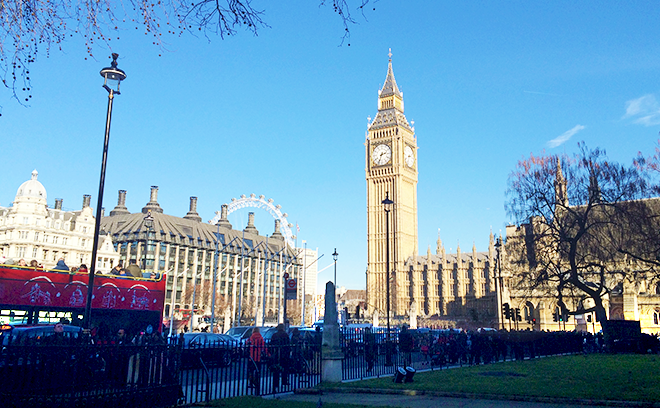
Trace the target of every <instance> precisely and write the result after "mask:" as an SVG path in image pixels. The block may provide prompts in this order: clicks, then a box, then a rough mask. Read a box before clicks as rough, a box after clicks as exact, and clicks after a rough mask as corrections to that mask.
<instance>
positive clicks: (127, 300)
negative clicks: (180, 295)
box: [0, 265, 166, 335]
mask: <svg viewBox="0 0 660 408" xmlns="http://www.w3.org/2000/svg"><path fill="white" fill-rule="evenodd" d="M88 278H89V275H88V274H87V272H84V273H70V272H66V271H56V270H43V269H33V268H28V267H19V266H9V265H0V323H9V324H42V323H46V324H47V323H51V324H52V323H55V322H59V321H61V320H62V319H68V320H69V321H70V322H71V324H74V325H78V326H81V325H82V320H83V315H84V311H85V304H86V301H87V283H88ZM165 282H166V281H165V276H164V275H160V276H159V277H158V278H157V279H145V278H131V277H119V276H114V275H101V274H99V275H95V277H94V293H93V298H92V317H91V325H90V327H97V328H98V329H99V331H100V332H101V333H103V334H105V335H112V334H114V333H116V330H117V329H119V328H124V329H126V330H128V331H129V332H130V333H133V334H136V333H138V332H140V331H143V330H144V329H145V328H146V327H147V326H148V325H151V326H152V327H153V328H154V330H159V331H160V330H161V323H162V320H163V307H164V303H165Z"/></svg>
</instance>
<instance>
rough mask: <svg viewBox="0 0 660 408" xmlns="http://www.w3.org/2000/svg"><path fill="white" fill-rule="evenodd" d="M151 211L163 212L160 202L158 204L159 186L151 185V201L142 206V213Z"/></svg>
mask: <svg viewBox="0 0 660 408" xmlns="http://www.w3.org/2000/svg"><path fill="white" fill-rule="evenodd" d="M149 211H151V212H158V213H162V212H163V209H162V208H160V204H158V186H151V195H150V197H149V202H148V203H147V205H145V206H144V207H142V213H143V214H147V213H149Z"/></svg>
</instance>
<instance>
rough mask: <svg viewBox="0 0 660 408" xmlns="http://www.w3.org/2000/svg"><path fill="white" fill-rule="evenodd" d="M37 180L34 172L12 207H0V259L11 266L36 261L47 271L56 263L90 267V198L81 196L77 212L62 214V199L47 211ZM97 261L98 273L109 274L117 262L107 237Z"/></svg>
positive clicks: (44, 193) (92, 238)
mask: <svg viewBox="0 0 660 408" xmlns="http://www.w3.org/2000/svg"><path fill="white" fill-rule="evenodd" d="M37 177H38V173H37V171H36V170H34V171H33V172H32V175H31V178H30V180H28V181H26V182H24V183H23V184H21V185H20V187H19V188H18V190H17V192H16V197H15V199H14V202H13V203H12V205H11V206H9V207H1V206H0V256H1V257H4V258H6V259H7V261H6V262H14V263H18V261H19V260H21V259H24V260H25V261H26V262H27V263H28V264H29V263H30V261H32V260H36V261H37V262H38V263H39V264H41V265H43V266H44V267H45V268H47V269H50V268H53V267H54V266H55V265H56V264H57V261H58V260H59V259H64V261H65V262H66V264H67V265H68V266H69V267H79V266H80V265H81V264H85V265H87V266H88V267H90V266H91V257H92V247H93V242H94V220H95V219H94V215H93V212H92V208H91V207H90V199H91V197H90V196H89V195H85V196H83V205H82V209H81V210H79V211H64V210H62V200H61V199H56V200H55V206H54V207H52V208H51V207H48V204H47V194H46V189H45V188H44V186H43V185H42V184H41V182H39V181H38V180H37ZM97 259H98V264H97V266H96V270H97V272H100V273H108V272H110V270H111V269H112V267H113V266H114V265H115V264H116V263H117V261H118V260H119V254H117V252H116V251H115V249H114V247H113V245H112V239H111V237H110V236H109V235H102V236H101V237H100V239H99V251H98V255H97Z"/></svg>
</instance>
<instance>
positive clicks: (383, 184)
mask: <svg viewBox="0 0 660 408" xmlns="http://www.w3.org/2000/svg"><path fill="white" fill-rule="evenodd" d="M365 171H366V179H367V220H368V221H367V241H368V252H369V253H368V267H367V294H368V297H369V298H368V299H367V303H368V304H369V305H370V307H371V308H372V309H373V308H375V309H377V310H378V311H379V312H381V313H383V314H384V313H385V311H386V300H387V296H386V292H387V290H386V288H387V280H386V279H387V270H386V264H387V259H386V253H387V247H386V244H387V242H388V240H387V235H386V216H385V214H386V212H385V211H384V207H383V204H382V201H383V200H384V199H385V197H388V198H389V199H390V200H392V201H393V202H394V204H393V206H392V210H391V212H390V216H389V232H390V236H389V243H390V274H391V275H390V310H391V313H392V314H393V315H400V314H405V313H406V312H407V311H408V310H409V309H410V306H411V305H410V299H411V298H412V299H415V298H417V297H416V296H414V293H415V291H419V290H421V288H418V287H416V286H410V284H409V280H408V279H401V278H400V277H402V276H403V275H406V274H404V272H405V266H404V262H405V260H406V259H407V258H408V257H410V256H414V255H416V253H417V139H416V137H415V129H414V128H413V127H412V126H411V124H410V123H408V120H407V119H406V117H405V115H404V113H403V93H402V92H401V91H399V87H398V86H397V84H396V80H395V79H394V73H393V71H392V59H391V54H390V60H389V63H388V69H387V77H386V78H385V83H384V84H383V87H382V88H381V90H380V91H379V93H378V113H377V114H376V117H375V118H374V120H373V121H370V123H369V125H368V130H367V134H366V141H365ZM411 294H412V295H413V296H411Z"/></svg>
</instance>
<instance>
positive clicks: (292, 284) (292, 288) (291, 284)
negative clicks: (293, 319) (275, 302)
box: [286, 279, 298, 300]
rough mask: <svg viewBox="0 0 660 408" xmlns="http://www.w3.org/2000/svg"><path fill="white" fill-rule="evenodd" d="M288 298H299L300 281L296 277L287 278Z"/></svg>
mask: <svg viewBox="0 0 660 408" xmlns="http://www.w3.org/2000/svg"><path fill="white" fill-rule="evenodd" d="M286 299H287V300H295V299H298V282H297V281H296V280H295V279H287V280H286Z"/></svg>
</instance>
